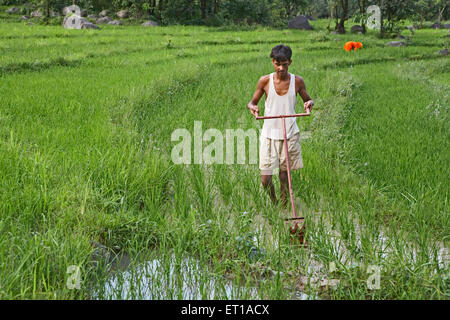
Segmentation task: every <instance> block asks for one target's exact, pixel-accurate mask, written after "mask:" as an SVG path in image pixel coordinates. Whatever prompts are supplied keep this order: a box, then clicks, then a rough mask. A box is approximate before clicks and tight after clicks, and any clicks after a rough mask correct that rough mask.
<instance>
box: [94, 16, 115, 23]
mask: <svg viewBox="0 0 450 320" xmlns="http://www.w3.org/2000/svg"><path fill="white" fill-rule="evenodd" d="M110 21H112V19H111V18H110V17H108V16H106V17H101V18H99V19H97V24H104V23H108V22H110Z"/></svg>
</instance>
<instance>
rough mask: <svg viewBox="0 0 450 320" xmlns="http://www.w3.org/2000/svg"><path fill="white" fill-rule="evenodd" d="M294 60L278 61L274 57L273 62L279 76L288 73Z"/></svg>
mask: <svg viewBox="0 0 450 320" xmlns="http://www.w3.org/2000/svg"><path fill="white" fill-rule="evenodd" d="M291 62H292V60H291V59H289V60H282V61H278V60H275V59H272V64H273V66H274V68H275V72H276V73H277V75H278V76H279V77H282V78H283V77H285V76H286V75H287V72H288V68H289V66H290V65H291Z"/></svg>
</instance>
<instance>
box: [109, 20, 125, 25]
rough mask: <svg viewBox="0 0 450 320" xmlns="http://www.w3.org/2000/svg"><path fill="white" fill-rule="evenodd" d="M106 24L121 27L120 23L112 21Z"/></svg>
mask: <svg viewBox="0 0 450 320" xmlns="http://www.w3.org/2000/svg"><path fill="white" fill-rule="evenodd" d="M108 24H112V25H115V26H121V25H122V21H119V20H112V21H110V22H108Z"/></svg>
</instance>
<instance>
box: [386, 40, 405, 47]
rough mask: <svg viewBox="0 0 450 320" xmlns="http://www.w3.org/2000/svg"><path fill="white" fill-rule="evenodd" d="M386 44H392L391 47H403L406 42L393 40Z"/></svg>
mask: <svg viewBox="0 0 450 320" xmlns="http://www.w3.org/2000/svg"><path fill="white" fill-rule="evenodd" d="M386 45H387V46H390V47H403V46H405V45H406V44H405V43H404V42H403V41H391V42H389V43H387V44H386Z"/></svg>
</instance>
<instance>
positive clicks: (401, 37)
mask: <svg viewBox="0 0 450 320" xmlns="http://www.w3.org/2000/svg"><path fill="white" fill-rule="evenodd" d="M397 39H406V38H405V37H404V36H402V35H401V34H399V35H397Z"/></svg>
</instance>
